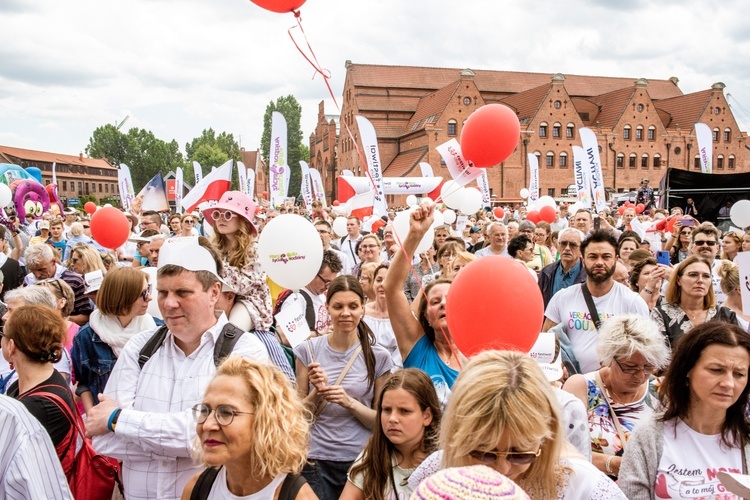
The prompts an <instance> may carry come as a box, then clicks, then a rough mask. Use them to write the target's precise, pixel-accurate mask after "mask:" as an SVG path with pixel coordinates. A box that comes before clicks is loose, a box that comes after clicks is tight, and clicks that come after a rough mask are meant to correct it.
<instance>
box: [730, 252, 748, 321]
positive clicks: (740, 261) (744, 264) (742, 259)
mask: <svg viewBox="0 0 750 500" xmlns="http://www.w3.org/2000/svg"><path fill="white" fill-rule="evenodd" d="M734 261H735V262H736V263H737V265H738V266H739V268H740V294H741V295H742V310H743V311H750V252H739V253H738V254H737V257H735V259H734Z"/></svg>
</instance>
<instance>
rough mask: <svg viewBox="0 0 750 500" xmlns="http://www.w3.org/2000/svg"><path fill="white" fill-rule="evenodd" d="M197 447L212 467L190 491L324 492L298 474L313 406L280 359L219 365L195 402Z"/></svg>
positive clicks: (204, 494)
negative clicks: (309, 406) (278, 362)
mask: <svg viewBox="0 0 750 500" xmlns="http://www.w3.org/2000/svg"><path fill="white" fill-rule="evenodd" d="M192 411H193V418H195V422H196V427H195V430H196V432H197V434H198V436H197V438H196V449H197V451H198V454H199V456H200V460H201V461H202V462H203V463H204V464H205V465H208V466H209V468H208V469H206V470H205V471H203V472H202V473H200V474H198V475H196V476H195V477H193V478H192V479H191V480H190V481H189V482H188V484H187V485H186V486H185V490H184V491H183V493H182V499H183V500H188V499H190V498H208V499H214V498H216V499H218V498H237V497H242V498H246V497H247V498H259V499H260V498H296V499H300V500H307V499H316V498H318V497H317V496H315V494H314V493H313V491H312V489H311V488H310V486H309V485H308V484H307V483H306V482H305V480H304V478H303V477H302V476H300V475H299V474H300V471H301V470H302V467H303V466H304V464H305V462H306V460H307V443H308V440H309V436H310V424H309V423H308V412H307V411H306V410H305V408H304V406H303V404H302V400H301V399H300V398H299V396H297V394H295V391H294V388H293V387H292V386H291V385H290V384H289V381H288V380H287V378H286V376H285V375H284V374H283V373H282V372H281V371H280V370H279V369H278V368H276V367H275V366H273V365H270V364H267V363H260V362H257V361H251V360H248V359H245V358H241V357H239V356H231V357H229V358H227V359H226V360H225V361H224V362H223V363H222V364H221V365H220V366H219V368H218V369H217V370H216V375H215V376H214V378H213V380H212V381H211V383H210V384H209V385H208V387H207V388H206V394H205V396H204V397H203V401H202V402H201V403H199V404H197V405H195V406H193V409H192Z"/></svg>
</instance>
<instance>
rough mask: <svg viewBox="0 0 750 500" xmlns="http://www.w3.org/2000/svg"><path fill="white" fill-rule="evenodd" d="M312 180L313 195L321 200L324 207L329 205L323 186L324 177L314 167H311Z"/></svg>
mask: <svg viewBox="0 0 750 500" xmlns="http://www.w3.org/2000/svg"><path fill="white" fill-rule="evenodd" d="M310 181H311V182H312V186H313V196H315V199H316V200H318V201H321V202H322V203H323V206H324V207H327V206H328V202H327V201H326V189H325V187H323V179H321V178H320V172H318V171H317V170H315V169H314V168H311V169H310Z"/></svg>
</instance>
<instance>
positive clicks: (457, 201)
mask: <svg viewBox="0 0 750 500" xmlns="http://www.w3.org/2000/svg"><path fill="white" fill-rule="evenodd" d="M440 197H441V198H442V199H443V203H445V204H446V206H448V207H450V208H453V209H458V210H460V209H461V205H462V204H463V202H464V198H466V189H465V188H464V187H463V186H461V185H460V184H458V183H457V182H455V181H448V182H446V183H445V184H443V187H442V188H440Z"/></svg>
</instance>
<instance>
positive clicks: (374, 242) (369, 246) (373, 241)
mask: <svg viewBox="0 0 750 500" xmlns="http://www.w3.org/2000/svg"><path fill="white" fill-rule="evenodd" d="M382 248H383V244H382V242H381V241H380V238H378V237H377V235H374V234H366V235H365V236H363V237H362V239H361V240H359V241H358V242H357V246H356V248H355V251H356V252H357V255H359V258H360V262H359V263H357V265H356V266H354V270H353V271H352V274H353V275H354V276H356V277H357V278H358V277H359V274H360V273H359V270H360V269H361V268H362V264H375V265H376V266H379V265H380V263H381V262H383V256H382V254H381V249H382Z"/></svg>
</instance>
